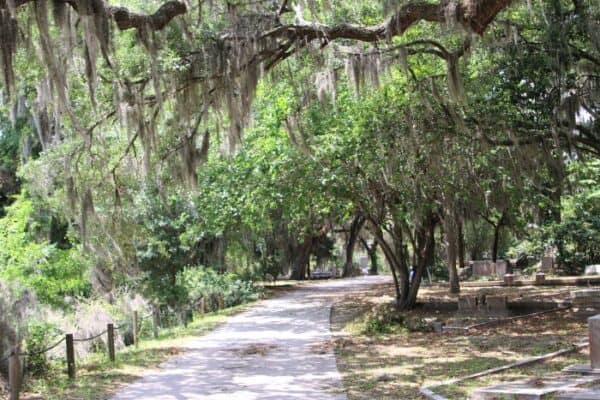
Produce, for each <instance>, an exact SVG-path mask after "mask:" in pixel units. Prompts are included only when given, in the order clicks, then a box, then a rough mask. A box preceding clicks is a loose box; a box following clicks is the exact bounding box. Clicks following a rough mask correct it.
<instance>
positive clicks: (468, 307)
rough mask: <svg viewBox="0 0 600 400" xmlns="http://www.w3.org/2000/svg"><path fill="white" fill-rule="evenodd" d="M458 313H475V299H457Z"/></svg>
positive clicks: (471, 297) (465, 297)
mask: <svg viewBox="0 0 600 400" xmlns="http://www.w3.org/2000/svg"><path fill="white" fill-rule="evenodd" d="M458 311H477V297H475V296H460V297H459V298H458Z"/></svg>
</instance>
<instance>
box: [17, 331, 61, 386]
mask: <svg viewBox="0 0 600 400" xmlns="http://www.w3.org/2000/svg"><path fill="white" fill-rule="evenodd" d="M61 333H62V332H61V331H60V329H58V328H57V327H56V326H55V325H53V324H50V323H47V322H33V323H31V324H29V326H28V329H27V337H26V340H25V344H26V349H27V353H28V354H30V356H28V357H27V364H26V368H27V371H28V372H29V373H30V374H32V375H33V376H42V375H43V374H44V373H46V371H47V370H48V366H49V365H48V355H47V353H46V352H43V351H44V350H46V349H47V348H48V346H50V345H51V344H53V343H52V342H53V341H54V340H56V339H57V337H58V336H59V335H60V334H61Z"/></svg>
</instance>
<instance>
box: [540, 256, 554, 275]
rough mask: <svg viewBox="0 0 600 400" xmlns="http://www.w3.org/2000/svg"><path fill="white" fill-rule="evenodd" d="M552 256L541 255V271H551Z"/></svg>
mask: <svg viewBox="0 0 600 400" xmlns="http://www.w3.org/2000/svg"><path fill="white" fill-rule="evenodd" d="M554 260H555V258H554V257H548V256H544V257H542V267H541V269H540V271H541V272H552V271H553V270H554Z"/></svg>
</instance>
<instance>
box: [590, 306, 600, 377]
mask: <svg viewBox="0 0 600 400" xmlns="http://www.w3.org/2000/svg"><path fill="white" fill-rule="evenodd" d="M588 330H589V336H590V361H591V364H592V369H600V314H599V315H596V316H594V317H590V318H589V319H588Z"/></svg>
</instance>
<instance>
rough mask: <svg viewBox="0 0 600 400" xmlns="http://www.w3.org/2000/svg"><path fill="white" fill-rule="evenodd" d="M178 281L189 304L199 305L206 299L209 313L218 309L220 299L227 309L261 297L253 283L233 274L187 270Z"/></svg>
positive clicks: (210, 270)
mask: <svg viewBox="0 0 600 400" xmlns="http://www.w3.org/2000/svg"><path fill="white" fill-rule="evenodd" d="M177 281H178V284H179V285H180V286H182V287H184V288H185V289H186V291H187V293H188V298H189V303H192V304H198V303H199V302H200V299H202V298H204V300H205V306H206V308H207V311H214V310H216V309H218V306H219V301H220V299H223V302H224V305H225V307H233V306H236V305H239V304H243V303H247V302H249V301H253V300H256V299H257V298H258V295H259V292H258V289H257V288H256V287H255V286H254V284H253V283H252V282H250V281H246V280H242V279H241V278H240V277H239V276H238V275H236V274H232V273H226V274H218V273H217V272H215V271H214V270H212V269H210V268H202V267H192V268H185V269H184V270H183V271H182V272H181V273H179V275H178V276H177Z"/></svg>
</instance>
